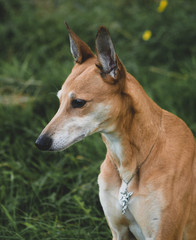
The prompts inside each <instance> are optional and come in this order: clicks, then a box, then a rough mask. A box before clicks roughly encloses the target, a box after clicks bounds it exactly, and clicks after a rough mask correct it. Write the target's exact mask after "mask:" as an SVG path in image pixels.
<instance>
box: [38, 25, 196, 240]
mask: <svg viewBox="0 0 196 240" xmlns="http://www.w3.org/2000/svg"><path fill="white" fill-rule="evenodd" d="M67 28H68V31H69V38H70V48H71V52H72V55H73V57H74V59H75V65H74V67H73V70H72V72H71V74H70V75H69V76H68V78H67V80H66V81H65V83H64V84H63V86H62V89H61V90H60V91H59V92H58V94H57V95H58V98H59V100H60V107H59V110H58V112H57V113H56V115H55V116H54V117H53V119H52V120H51V121H50V123H49V124H48V125H47V126H46V127H45V128H44V130H43V131H42V133H41V135H40V136H39V138H38V139H37V141H36V145H37V147H38V148H40V149H41V150H50V151H57V150H63V149H66V148H68V147H69V146H70V145H72V144H74V143H76V142H78V141H80V140H82V139H83V138H85V137H87V136H89V135H91V134H93V133H95V132H100V133H101V134H102V137H103V141H104V142H105V144H106V147H107V154H106V158H105V160H104V162H103V163H102V165H101V172H100V175H99V177H98V183H99V189H100V190H99V196H100V201H101V204H102V207H103V210H104V213H105V216H106V218H107V221H108V225H109V227H110V229H111V232H112V235H113V240H127V239H137V240H144V239H146V240H147V239H148V240H150V239H156V240H182V239H183V240H195V239H196V187H195V183H196V153H195V140H194V137H193V135H192V133H191V131H190V130H189V128H188V127H187V125H186V124H185V123H184V122H183V121H182V120H181V119H179V118H178V117H177V116H175V115H173V114H172V113H169V112H167V111H165V110H163V109H161V108H160V107H159V106H158V105H157V104H156V103H155V102H153V101H152V100H151V99H150V98H149V97H148V96H147V94H146V93H145V91H144V90H143V88H142V87H141V85H140V84H139V83H138V82H137V80H136V79H135V78H134V77H133V76H132V75H130V74H129V73H128V72H127V71H126V69H125V67H124V65H123V64H122V62H121V61H120V59H119V58H118V56H117V55H116V53H115V50H114V46H113V43H112V40H111V37H110V35H109V32H108V30H107V29H106V28H105V27H100V28H99V30H98V33H97V37H96V53H97V54H96V56H95V55H94V54H93V52H92V51H91V49H90V48H89V46H88V45H87V44H86V43H84V42H83V41H82V40H81V39H80V38H79V37H78V36H77V35H76V34H75V33H74V32H73V31H72V30H71V29H70V28H69V26H68V25H67Z"/></svg>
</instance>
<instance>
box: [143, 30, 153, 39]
mask: <svg viewBox="0 0 196 240" xmlns="http://www.w3.org/2000/svg"><path fill="white" fill-rule="evenodd" d="M151 36H152V32H151V31H150V30H146V31H145V32H144V33H143V35H142V38H143V40H144V41H148V40H149V39H150V38H151Z"/></svg>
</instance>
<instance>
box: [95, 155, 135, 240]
mask: <svg viewBox="0 0 196 240" xmlns="http://www.w3.org/2000/svg"><path fill="white" fill-rule="evenodd" d="M98 183H99V197H100V202H101V205H102V207H103V211H104V214H105V216H106V219H107V222H108V225H109V227H110V229H111V232H112V235H113V240H136V238H135V237H134V236H133V235H132V234H131V233H130V231H129V222H128V220H127V218H126V217H125V215H123V214H122V208H121V205H120V203H119V199H118V194H119V189H120V186H121V179H120V177H119V175H118V172H117V170H116V168H115V167H114V165H113V164H112V163H111V161H110V160H109V159H108V158H106V159H105V161H104V162H103V164H102V166H101V173H100V175H99V178H98Z"/></svg>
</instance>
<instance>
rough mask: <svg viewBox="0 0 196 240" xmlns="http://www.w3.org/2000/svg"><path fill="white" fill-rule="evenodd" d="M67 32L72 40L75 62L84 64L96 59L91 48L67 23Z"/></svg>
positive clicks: (71, 46) (71, 45)
mask: <svg viewBox="0 0 196 240" xmlns="http://www.w3.org/2000/svg"><path fill="white" fill-rule="evenodd" d="M65 25H66V27H67V30H68V32H69V40H70V50H71V53H72V55H73V58H74V60H75V61H76V62H77V63H83V62H84V61H85V60H87V59H88V58H90V57H94V54H93V52H92V50H91V49H90V47H89V46H88V45H87V44H86V43H85V42H83V41H82V40H81V39H80V38H79V37H78V36H77V35H76V34H75V33H74V32H73V31H72V30H71V29H70V27H69V25H68V24H67V23H65Z"/></svg>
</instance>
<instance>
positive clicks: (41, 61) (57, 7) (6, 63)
mask: <svg viewBox="0 0 196 240" xmlns="http://www.w3.org/2000/svg"><path fill="white" fill-rule="evenodd" d="M64 20H66V21H67V22H68V23H69V25H70V26H71V28H72V29H73V30H74V31H75V32H76V33H77V34H78V35H79V36H80V37H81V38H82V39H83V40H84V41H86V42H87V43H88V44H89V45H90V46H91V47H92V49H93V50H94V40H95V36H96V31H97V29H98V27H99V26H100V25H105V26H106V27H108V28H109V30H110V33H111V36H112V39H113V42H114V45H115V48H116V52H117V53H118V55H119V57H120V58H121V60H122V62H123V63H124V65H125V66H126V68H127V70H128V71H129V72H130V73H131V74H132V75H133V76H135V77H136V79H137V80H138V81H139V82H140V83H141V84H142V86H143V87H144V89H145V90H146V92H147V93H148V94H149V95H150V96H151V97H152V98H153V99H154V100H155V101H156V102H157V103H158V104H159V105H160V106H161V107H163V108H164V109H166V110H168V111H171V112H173V113H174V114H177V115H178V116H180V117H181V118H182V119H183V120H184V121H185V122H186V123H187V124H188V126H189V127H190V128H191V130H192V131H193V133H194V134H195V133H196V114H195V110H196V1H195V0H188V1H187V0H172V1H169V2H167V1H166V0H162V1H161V2H160V1H155V0H115V1H114V0H107V1H106V0H99V1H95V0H86V1H84V0H83V1H82V0H66V1H63V0H45V1H44V0H0V239H2V240H5V239H9V240H10V239H24V240H26V239H28V240H36V239H39V240H40V239H44V240H45V239H47V240H52V239H53V240H56V239H58V240H61V239H100V240H101V239H111V234H110V231H109V229H108V227H107V224H106V221H105V218H104V214H103V212H102V208H101V206H100V203H99V199H98V186H97V175H98V173H99V166H100V164H101V162H102V161H103V159H104V155H105V146H104V144H103V143H102V141H101V139H100V136H99V135H93V136H91V137H89V138H87V139H86V140H84V141H83V142H81V143H77V144H76V145H74V146H73V147H71V148H69V149H68V150H66V151H64V152H60V153H46V152H41V151H39V150H37V149H36V148H35V146H34V141H35V140H36V138H37V136H38V135H39V134H40V132H41V130H42V129H43V127H44V126H45V125H46V124H47V122H48V121H49V120H50V119H51V117H52V116H53V115H54V114H55V112H56V111H57V109H58V99H57V97H56V92H57V91H58V90H59V89H60V88H61V85H62V83H63V82H64V80H65V79H66V77H67V76H68V74H69V73H70V71H71V69H72V66H73V59H72V56H71V54H70V50H69V40H68V34H67V31H66V29H65V26H64Z"/></svg>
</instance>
